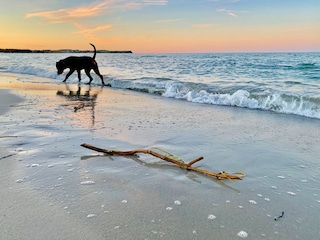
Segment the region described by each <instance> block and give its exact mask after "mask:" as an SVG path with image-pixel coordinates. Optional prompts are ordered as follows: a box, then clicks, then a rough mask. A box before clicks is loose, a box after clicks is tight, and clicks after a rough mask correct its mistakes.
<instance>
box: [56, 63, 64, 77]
mask: <svg viewBox="0 0 320 240" xmlns="http://www.w3.org/2000/svg"><path fill="white" fill-rule="evenodd" d="M56 67H57V70H58V74H62V73H63V70H64V69H66V63H65V62H64V61H63V60H60V61H59V62H56Z"/></svg>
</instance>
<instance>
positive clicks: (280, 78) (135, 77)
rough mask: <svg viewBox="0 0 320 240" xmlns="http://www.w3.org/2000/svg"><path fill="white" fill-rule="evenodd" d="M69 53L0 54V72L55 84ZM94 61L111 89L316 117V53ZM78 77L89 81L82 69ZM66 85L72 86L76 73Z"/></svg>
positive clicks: (319, 81) (319, 105)
mask: <svg viewBox="0 0 320 240" xmlns="http://www.w3.org/2000/svg"><path fill="white" fill-rule="evenodd" d="M69 55H77V54H65V53H64V54H57V53H54V54H43V53H34V54H30V53H29V54H4V53H2V54H0V71H2V72H13V73H22V74H29V75H36V76H40V77H45V78H47V79H48V83H52V82H57V83H61V81H62V80H63V79H64V77H65V74H66V73H67V70H65V72H64V73H63V75H57V73H56V68H55V62H56V61H58V60H60V59H63V58H65V57H67V56H69ZM96 60H97V62H98V65H99V68H100V72H101V73H102V75H103V76H104V78H105V82H106V83H109V84H111V86H112V87H113V88H121V89H130V90H133V91H142V92H147V93H150V94H157V95H162V96H163V97H167V98H177V99H182V100H186V101H190V102H197V103H203V104H213V105H224V106H234V107H241V108H250V109H258V110H264V111H273V112H277V113H284V114H295V115H299V116H304V117H310V118H317V119H320V53H217V54H214V53H210V54H209V53H208V54H97V57H96ZM92 76H93V77H94V81H93V83H94V84H96V85H100V84H101V82H100V80H99V78H98V77H97V76H96V75H95V73H93V72H92ZM82 79H83V80H82V82H84V83H86V82H88V80H89V79H88V77H87V76H85V74H84V71H83V72H82ZM23 81H26V79H24V80H23ZM30 81H35V79H33V78H30ZM68 81H69V82H74V83H76V82H78V79H77V74H76V73H74V74H73V75H71V77H70V78H69V79H68ZM44 83H45V82H44Z"/></svg>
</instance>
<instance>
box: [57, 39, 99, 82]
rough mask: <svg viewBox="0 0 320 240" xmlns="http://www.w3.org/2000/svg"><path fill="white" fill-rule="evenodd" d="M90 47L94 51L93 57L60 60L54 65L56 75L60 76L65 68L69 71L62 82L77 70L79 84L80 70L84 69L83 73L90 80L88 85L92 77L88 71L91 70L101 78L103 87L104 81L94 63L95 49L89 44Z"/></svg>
mask: <svg viewBox="0 0 320 240" xmlns="http://www.w3.org/2000/svg"><path fill="white" fill-rule="evenodd" d="M90 45H91V46H92V47H93V49H94V54H93V57H87V56H83V57H67V58H65V59H62V60H60V61H59V62H57V63H56V67H57V70H58V74H59V75H60V74H62V73H63V70H65V69H66V68H69V69H70V71H69V72H68V74H67V75H66V78H65V79H64V80H63V82H65V81H66V80H67V79H68V77H70V75H71V74H72V73H73V72H74V71H75V70H77V72H78V78H79V82H80V81H81V73H80V71H81V69H84V71H85V72H86V74H87V76H88V77H89V78H90V81H89V84H90V83H91V81H92V80H93V78H92V76H91V75H90V71H91V69H93V71H94V72H95V73H96V74H97V75H98V76H99V77H100V78H101V82H102V84H103V85H105V84H104V81H103V76H102V75H101V74H100V72H99V69H98V64H97V62H96V60H94V59H95V57H96V53H97V51H96V47H95V46H94V45H93V44H91V43H90Z"/></svg>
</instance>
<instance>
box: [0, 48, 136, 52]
mask: <svg viewBox="0 0 320 240" xmlns="http://www.w3.org/2000/svg"><path fill="white" fill-rule="evenodd" d="M0 52H2V53H90V52H92V51H89V50H73V49H59V50H49V49H46V50H30V49H15V48H0ZM97 53H132V51H130V50H129V51H123V50H119V51H118V50H115V51H113V50H97Z"/></svg>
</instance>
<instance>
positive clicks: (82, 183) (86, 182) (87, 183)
mask: <svg viewBox="0 0 320 240" xmlns="http://www.w3.org/2000/svg"><path fill="white" fill-rule="evenodd" d="M80 184H81V185H93V184H94V181H90V180H88V181H83V182H81V183H80Z"/></svg>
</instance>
